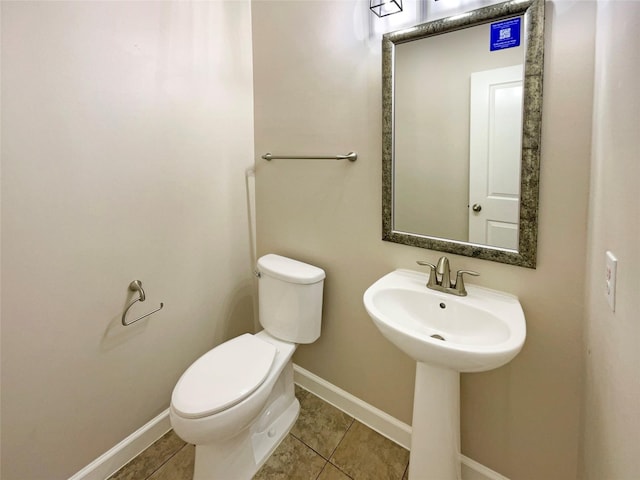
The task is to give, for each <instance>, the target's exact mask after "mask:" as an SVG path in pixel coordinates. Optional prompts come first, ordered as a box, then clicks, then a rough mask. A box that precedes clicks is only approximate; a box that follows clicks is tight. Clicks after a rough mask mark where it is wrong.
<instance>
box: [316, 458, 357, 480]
mask: <svg viewBox="0 0 640 480" xmlns="http://www.w3.org/2000/svg"><path fill="white" fill-rule="evenodd" d="M318 480H351V477H350V476H349V475H347V474H346V473H344V472H342V471H341V470H340V469H339V468H338V467H336V466H335V465H331V463H328V462H327V464H326V465H325V466H324V468H323V469H322V473H321V474H320V476H319V477H318Z"/></svg>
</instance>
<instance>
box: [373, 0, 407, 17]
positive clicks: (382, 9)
mask: <svg viewBox="0 0 640 480" xmlns="http://www.w3.org/2000/svg"><path fill="white" fill-rule="evenodd" d="M369 8H370V9H371V11H372V12H373V13H375V14H376V15H377V16H378V17H380V18H382V17H386V16H387V15H392V14H394V13H400V12H401V11H402V0H369Z"/></svg>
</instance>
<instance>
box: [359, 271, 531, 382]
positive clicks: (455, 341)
mask: <svg viewBox="0 0 640 480" xmlns="http://www.w3.org/2000/svg"><path fill="white" fill-rule="evenodd" d="M428 279H429V275H428V274H425V273H421V272H415V271H413V270H396V271H394V272H391V273H389V274H388V275H385V276H384V277H382V278H381V279H380V280H378V281H377V282H375V283H374V284H373V285H371V287H369V288H368V289H367V291H366V292H365V294H364V306H365V308H366V310H367V312H368V313H369V315H370V316H371V318H372V319H373V321H374V323H375V324H376V326H377V327H378V329H379V330H380V331H381V332H382V334H383V335H384V336H385V337H386V338H387V339H388V340H389V341H391V342H392V343H393V344H394V345H396V346H397V347H398V348H400V349H401V350H402V351H404V352H405V353H406V354H408V355H409V356H411V357H412V358H413V359H415V360H416V361H418V362H423V363H428V364H431V365H435V366H440V367H445V368H449V369H452V370H455V371H458V372H482V371H485V370H491V369H494V368H498V367H500V366H502V365H504V364H506V363H508V362H509V361H511V360H512V359H513V357H515V356H516V355H517V354H518V352H519V351H520V349H521V348H522V345H523V344H524V340H525V337H526V325H525V319H524V313H523V312H522V307H521V306H520V302H519V301H518V299H517V297H515V296H513V295H509V294H506V293H502V292H498V291H495V290H490V289H486V288H482V287H478V286H475V285H466V288H467V296H466V297H457V296H455V295H451V294H447V293H442V292H437V291H434V290H430V289H428V288H427V287H426V283H427V280H428ZM441 338H442V339H441Z"/></svg>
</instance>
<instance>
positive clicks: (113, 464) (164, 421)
mask: <svg viewBox="0 0 640 480" xmlns="http://www.w3.org/2000/svg"><path fill="white" fill-rule="evenodd" d="M169 430H171V423H170V422H169V409H166V410H165V411H164V412H162V413H161V414H160V415H158V416H157V417H155V418H153V419H152V420H151V421H149V422H147V423H146V424H145V425H143V426H142V427H140V428H139V429H138V430H136V431H135V432H133V433H132V434H131V435H129V436H128V437H127V438H125V439H124V440H122V441H121V442H120V443H118V444H117V445H116V446H114V447H113V448H111V449H110V450H109V451H108V452H106V453H104V454H102V455H100V456H99V457H98V458H96V459H95V460H94V461H93V462H91V463H90V464H89V465H87V466H86V467H84V468H83V469H82V470H80V471H79V472H78V473H76V474H75V475H73V476H72V477H70V478H69V480H104V479H105V478H108V477H109V476H111V475H112V474H114V473H115V472H117V471H118V470H119V469H120V468H122V467H123V466H125V465H126V464H127V463H128V462H129V461H130V460H131V459H133V458H135V457H136V456H137V455H138V454H140V453H141V452H142V451H144V450H145V449H146V448H147V447H149V446H150V445H151V444H152V443H153V442H155V441H156V440H158V439H159V438H160V437H161V436H162V435H164V434H165V433H167V432H168V431H169Z"/></svg>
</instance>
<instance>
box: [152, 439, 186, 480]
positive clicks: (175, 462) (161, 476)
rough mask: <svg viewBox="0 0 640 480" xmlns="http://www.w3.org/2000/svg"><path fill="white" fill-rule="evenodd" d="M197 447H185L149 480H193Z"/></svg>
mask: <svg viewBox="0 0 640 480" xmlns="http://www.w3.org/2000/svg"><path fill="white" fill-rule="evenodd" d="M195 454H196V447H195V446H193V445H185V446H184V447H183V448H182V450H180V451H179V452H178V453H176V454H175V455H174V456H173V457H171V459H170V460H169V461H168V462H167V463H165V464H164V465H162V467H160V468H159V469H158V470H156V472H155V473H154V474H153V475H151V476H150V477H149V480H192V479H193V462H194V460H195Z"/></svg>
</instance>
